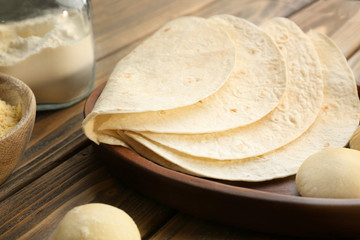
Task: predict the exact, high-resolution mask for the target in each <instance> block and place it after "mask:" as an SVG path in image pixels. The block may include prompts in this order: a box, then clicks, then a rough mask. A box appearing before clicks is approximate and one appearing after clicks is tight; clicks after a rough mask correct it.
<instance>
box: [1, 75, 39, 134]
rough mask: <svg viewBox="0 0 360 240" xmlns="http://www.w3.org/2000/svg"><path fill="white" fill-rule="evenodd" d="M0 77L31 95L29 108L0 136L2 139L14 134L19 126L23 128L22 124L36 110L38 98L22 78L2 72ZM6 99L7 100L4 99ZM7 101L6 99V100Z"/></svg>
mask: <svg viewBox="0 0 360 240" xmlns="http://www.w3.org/2000/svg"><path fill="white" fill-rule="evenodd" d="M0 79H1V80H4V81H6V82H10V83H11V84H12V85H14V86H17V87H18V88H17V90H16V91H18V90H19V89H21V90H22V91H25V92H27V93H29V96H30V99H29V100H30V103H29V108H27V109H26V110H25V111H23V110H22V115H21V119H20V121H19V122H18V123H17V124H16V125H15V126H14V127H13V128H12V129H11V130H10V131H8V132H7V133H5V134H4V135H2V136H0V141H2V140H4V139H6V138H8V137H9V136H11V135H12V134H14V133H15V132H16V131H17V130H18V129H19V128H21V126H23V125H24V124H25V122H26V121H27V120H28V119H29V118H30V117H31V115H32V113H33V112H36V99H35V95H34V93H33V91H32V90H31V88H30V87H29V86H28V85H27V84H26V83H24V82H23V81H21V80H20V79H18V78H16V77H14V76H11V75H8V74H4V73H1V72H0ZM0 100H3V99H2V98H0ZM3 101H5V100H3ZM5 102H6V101H5Z"/></svg>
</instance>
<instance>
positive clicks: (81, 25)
mask: <svg viewBox="0 0 360 240" xmlns="http://www.w3.org/2000/svg"><path fill="white" fill-rule="evenodd" d="M88 21H89V20H88V18H87V16H85V15H84V14H82V13H79V12H75V11H74V12H69V11H61V12H47V13H45V14H43V15H42V16H38V17H35V18H29V19H26V20H22V21H17V22H9V23H6V24H0V72H2V73H5V74H9V75H12V76H15V77H17V78H19V79H20V80H22V81H23V82H25V83H26V84H27V85H28V86H29V87H30V88H31V89H32V90H33V92H34V94H35V97H36V101H37V103H38V104H39V103H40V104H41V103H43V104H52V103H55V104H57V103H66V102H69V101H73V100H75V99H77V98H79V97H81V96H83V95H84V94H86V92H87V91H89V87H91V86H90V85H91V83H92V78H93V65H94V46H93V40H92V32H91V24H90V23H89V22H88Z"/></svg>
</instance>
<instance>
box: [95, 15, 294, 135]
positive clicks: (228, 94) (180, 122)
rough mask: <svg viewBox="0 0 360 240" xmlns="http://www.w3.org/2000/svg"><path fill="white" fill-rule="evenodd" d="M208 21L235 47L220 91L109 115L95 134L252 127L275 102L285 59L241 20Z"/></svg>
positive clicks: (283, 76) (267, 39)
mask: <svg viewBox="0 0 360 240" xmlns="http://www.w3.org/2000/svg"><path fill="white" fill-rule="evenodd" d="M208 21H209V22H211V23H213V24H214V26H216V27H217V28H222V29H223V30H224V31H225V32H227V33H228V35H229V36H230V38H231V40H232V41H233V42H234V43H235V48H236V56H237V57H236V63H235V66H234V68H233V70H232V73H231V75H230V77H229V79H228V80H227V81H226V83H225V84H224V85H223V87H222V88H220V89H219V90H218V91H217V92H216V93H214V94H212V95H210V96H209V97H207V98H205V99H203V100H201V101H199V102H197V103H195V104H192V105H189V106H186V107H182V108H175V109H170V110H161V111H152V112H142V113H126V114H111V115H110V116H107V117H106V120H105V121H103V123H102V124H101V126H99V128H98V130H99V131H106V130H114V129H115V130H117V129H126V130H132V131H150V132H158V133H190V134H193V133H208V132H218V131H224V130H229V129H232V128H236V127H240V126H245V125H248V124H251V123H253V122H255V121H257V120H259V119H260V118H262V117H264V116H265V115H267V114H268V113H269V112H270V111H272V110H273V109H274V108H275V107H276V106H277V105H278V104H279V102H280V99H281V97H282V96H283V94H284V92H285V88H286V81H287V78H286V69H285V61H284V59H283V58H282V56H281V53H280V51H279V49H278V48H277V46H276V44H275V43H274V41H273V40H272V39H271V38H270V37H269V36H268V35H267V34H266V33H264V32H263V31H262V30H260V29H259V28H258V27H257V26H256V25H254V24H252V23H250V22H248V21H246V20H245V19H242V18H238V17H234V16H230V15H218V16H214V17H212V18H210V19H209V20H208ZM204 70H205V69H204ZM183 97H184V98H186V97H187V96H186V95H185V96H183Z"/></svg>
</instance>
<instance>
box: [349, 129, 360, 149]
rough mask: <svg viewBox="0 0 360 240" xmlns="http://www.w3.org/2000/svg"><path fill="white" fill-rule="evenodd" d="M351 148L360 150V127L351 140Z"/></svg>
mask: <svg viewBox="0 0 360 240" xmlns="http://www.w3.org/2000/svg"><path fill="white" fill-rule="evenodd" d="M349 145H350V148H352V149H356V150H360V127H358V128H357V129H356V131H355V132H354V134H353V135H352V137H351V139H350V141H349Z"/></svg>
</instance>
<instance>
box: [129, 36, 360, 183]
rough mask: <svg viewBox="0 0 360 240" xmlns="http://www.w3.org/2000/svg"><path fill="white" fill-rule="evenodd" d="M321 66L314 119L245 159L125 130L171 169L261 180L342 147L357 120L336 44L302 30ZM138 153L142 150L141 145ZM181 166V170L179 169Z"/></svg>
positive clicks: (357, 107) (359, 108)
mask: <svg viewBox="0 0 360 240" xmlns="http://www.w3.org/2000/svg"><path fill="white" fill-rule="evenodd" d="M308 36H309V37H310V39H311V41H312V43H313V44H314V46H315V48H316V50H317V53H318V54H319V57H320V59H321V63H322V67H323V70H324V80H325V86H324V88H325V89H324V92H325V95H324V102H323V104H322V107H321V110H320V112H319V115H318V117H317V119H316V121H315V122H314V124H313V125H312V126H311V127H310V128H309V129H308V130H307V131H306V132H305V133H304V134H303V135H302V136H301V137H299V138H298V139H296V140H295V141H293V142H291V143H289V144H287V145H285V146H283V147H282V148H280V149H278V150H276V151H273V152H271V153H268V154H265V155H262V156H258V157H254V158H248V159H239V160H227V161H218V160H215V159H209V158H199V157H193V156H190V155H187V154H184V153H181V152H179V151H175V150H172V149H170V148H168V147H165V146H163V145H160V144H158V143H156V142H153V141H150V140H148V139H146V138H144V137H143V136H141V135H139V134H136V133H132V132H126V135H128V136H129V137H131V138H132V139H133V141H129V144H130V145H131V146H132V147H135V148H136V145H137V144H139V143H140V144H141V145H144V146H146V147H147V148H148V149H147V151H152V152H153V153H155V154H157V156H156V157H152V158H151V159H152V160H154V161H157V159H156V158H161V159H167V160H168V161H170V162H172V163H174V164H176V165H178V166H180V168H179V167H175V170H180V171H184V172H187V173H192V174H195V175H199V176H205V177H211V178H217V179H224V180H243V181H265V180H271V179H274V178H280V177H286V176H290V175H293V174H295V173H296V172H297V170H298V169H299V167H300V166H301V164H302V162H303V161H304V160H305V159H307V158H308V157H309V156H310V155H312V154H314V153H316V152H318V151H321V150H324V149H327V148H339V147H344V146H345V145H346V144H347V142H348V141H349V139H350V137H351V136H352V134H353V133H354V131H355V130H356V128H357V126H358V124H359V116H360V103H359V98H358V94H357V88H356V82H355V78H354V75H353V73H352V71H351V69H350V67H349V66H348V64H347V62H346V59H345V57H344V56H343V54H342V53H341V51H340V49H339V48H337V47H336V45H335V44H334V43H333V42H332V41H331V40H330V39H329V38H328V37H326V36H325V35H322V34H320V33H318V32H315V31H311V32H309V33H308ZM140 154H144V155H148V153H147V152H146V151H142V152H140ZM181 169H185V170H181Z"/></svg>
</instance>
